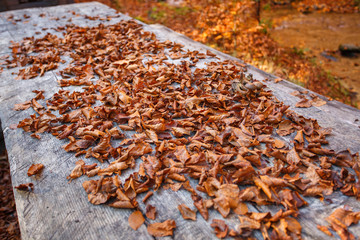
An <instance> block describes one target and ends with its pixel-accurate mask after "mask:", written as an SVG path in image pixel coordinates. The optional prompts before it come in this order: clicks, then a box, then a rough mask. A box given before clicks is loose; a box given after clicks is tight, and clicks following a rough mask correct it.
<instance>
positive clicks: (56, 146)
mask: <svg viewBox="0 0 360 240" xmlns="http://www.w3.org/2000/svg"><path fill="white" fill-rule="evenodd" d="M70 11H75V12H78V13H80V14H81V15H80V16H77V15H72V14H71V13H70ZM40 13H46V16H47V17H46V18H41V17H39V14H40ZM9 14H14V15H15V16H17V17H21V16H23V15H24V14H27V15H30V16H31V18H30V19H29V20H30V22H29V23H27V24H20V23H19V24H16V25H13V24H11V23H10V22H7V21H6V18H7V16H8V15H9ZM84 14H86V15H90V16H98V15H100V16H106V15H114V14H115V11H114V10H112V9H110V8H108V7H106V6H104V5H102V4H99V3H84V4H73V5H65V6H58V7H50V8H38V9H26V10H18V11H10V12H5V13H1V14H0V19H2V21H3V22H4V26H3V27H4V28H3V30H2V31H1V30H0V54H5V53H6V51H9V50H8V49H7V47H8V46H9V43H8V41H9V40H16V41H19V40H21V39H22V38H23V37H30V36H34V35H35V32H37V31H40V32H41V34H40V35H38V36H43V35H44V34H45V33H46V32H51V33H56V34H60V33H57V32H56V31H55V30H54V29H52V28H54V27H57V26H63V25H65V24H67V23H68V22H67V19H68V18H69V17H71V18H72V23H74V24H77V25H81V26H94V25H97V24H98V23H100V22H101V21H100V20H96V21H93V20H88V19H86V18H84V16H83V15H84ZM63 16H66V18H62V17H63ZM56 18H58V19H56ZM120 19H129V17H127V16H125V15H121V16H120V17H119V18H114V19H112V20H111V21H105V22H104V24H112V23H115V22H117V21H119V20H120ZM34 24H36V25H34ZM43 27H48V30H46V31H43V30H42V28H43ZM144 28H145V30H147V31H151V32H154V33H155V34H156V36H157V37H158V38H159V39H160V40H171V41H176V42H179V43H181V44H183V45H185V48H188V49H190V50H199V51H206V50H207V49H210V48H208V47H206V46H204V45H202V44H200V43H197V42H194V41H192V40H190V39H189V38H187V37H185V36H183V35H180V34H177V33H175V32H173V31H171V30H169V29H167V28H165V27H163V26H159V25H144ZM0 29H1V25H0ZM1 34H3V35H1ZM1 36H3V37H4V38H1ZM211 50H212V51H213V52H216V53H217V54H218V56H219V57H220V58H221V59H223V60H224V59H233V60H237V59H234V58H232V57H230V56H228V55H226V54H223V53H220V52H217V51H215V50H213V49H211ZM204 63H205V61H199V63H198V67H201V66H204ZM17 71H18V69H10V70H7V69H6V70H4V72H3V73H2V75H1V76H0V77H1V81H0V116H1V121H2V127H3V130H4V136H5V141H6V146H7V150H8V153H9V161H10V165H11V175H12V180H13V184H14V185H18V184H21V183H25V182H30V181H31V182H33V183H34V184H35V190H34V192H33V193H23V192H19V191H15V192H14V194H15V199H16V204H17V212H18V216H19V223H20V228H21V233H22V238H23V239H100V238H101V239H136V238H138V239H152V237H151V236H150V235H149V234H148V233H147V231H146V225H143V226H142V227H141V228H140V229H139V230H138V231H133V230H132V229H131V228H130V227H129V226H128V223H127V218H128V216H129V214H130V213H131V211H130V210H116V209H113V208H110V207H107V206H94V205H92V204H90V203H89V202H88V200H87V195H86V193H85V191H84V190H83V189H82V186H81V184H82V182H83V181H84V180H85V179H86V178H81V179H78V180H75V181H73V182H71V183H68V182H67V180H66V176H67V175H69V173H70V171H71V170H72V169H73V167H74V163H75V162H76V161H77V160H78V159H76V158H75V157H74V156H73V154H70V153H67V152H65V151H64V150H63V149H61V148H60V146H61V145H63V142H61V141H60V140H58V139H56V138H54V137H52V136H50V135H42V139H41V140H40V141H38V140H35V139H33V138H30V137H29V134H28V133H24V132H23V131H22V130H21V129H17V130H11V129H10V128H9V126H10V125H11V124H14V123H18V122H19V121H20V120H22V119H23V118H25V117H28V115H29V114H31V113H32V110H30V109H29V110H26V111H23V112H15V111H13V110H12V108H13V106H14V104H16V103H21V102H24V101H26V100H29V99H31V98H32V97H33V93H32V92H31V91H32V90H34V89H41V90H45V97H46V98H49V97H50V96H52V94H54V93H55V92H57V91H58V89H59V87H58V85H57V82H56V80H57V79H56V72H57V71H58V70H56V71H54V72H47V73H46V74H45V75H44V76H42V77H37V78H35V79H31V80H25V81H22V80H14V75H12V74H11V73H13V72H17ZM249 72H250V73H252V74H253V75H254V76H255V78H257V79H260V80H264V79H265V78H269V79H274V78H275V77H274V76H271V75H269V74H266V73H264V72H262V71H260V70H258V69H256V68H254V67H251V66H250V67H249ZM267 85H268V87H269V88H270V89H272V90H273V91H274V94H275V96H276V97H277V98H278V99H279V100H281V101H283V102H284V103H285V104H288V105H290V106H292V107H291V108H292V109H293V110H294V111H296V112H297V113H300V114H301V115H303V116H305V117H311V118H315V119H317V120H318V122H319V123H320V125H322V126H323V127H332V128H333V129H334V134H333V135H332V136H331V137H330V138H329V140H330V143H331V144H330V147H331V148H333V149H335V150H343V149H345V148H350V149H351V150H352V151H359V150H360V146H359V142H360V129H359V122H357V121H355V120H356V119H360V111H359V110H357V109H354V108H351V107H348V106H346V105H344V104H341V103H339V102H330V103H328V104H327V105H324V106H322V107H318V108H315V107H312V108H307V109H299V108H294V107H293V106H294V105H295V103H296V102H297V101H298V98H296V97H294V96H291V95H290V93H291V92H292V91H294V90H304V89H303V88H301V87H299V86H297V85H294V84H292V83H289V82H287V81H282V82H280V83H277V84H275V83H272V82H268V83H267ZM87 162H88V163H93V162H95V160H91V159H89V160H87ZM33 163H43V164H44V165H45V171H44V172H43V174H42V175H41V176H40V177H39V178H36V179H34V178H29V177H27V175H26V172H27V170H28V167H29V166H30V165H31V164H33ZM128 174H129V173H126V174H125V175H124V176H122V178H125V177H126V176H127V175H128ZM332 197H333V201H332V203H326V202H324V203H322V202H320V201H319V200H318V199H314V198H307V199H306V200H307V201H308V202H309V204H310V206H309V207H306V208H302V209H301V210H300V213H301V215H300V222H301V224H302V226H303V237H304V239H323V238H325V237H326V235H324V234H323V233H322V232H320V231H319V230H317V229H316V224H322V225H326V222H325V220H324V219H325V217H326V216H327V215H329V214H330V213H331V212H332V211H333V210H334V209H335V208H337V207H339V206H343V205H345V204H346V205H349V206H351V207H353V208H354V210H355V211H359V210H360V204H359V202H358V201H356V200H355V199H354V198H348V197H345V196H342V195H340V194H338V193H336V194H334V195H333V196H332ZM141 198H142V197H141ZM139 203H140V209H141V211H142V212H145V205H144V204H143V203H142V202H141V201H139ZM148 203H150V204H152V205H154V206H156V207H157V209H158V218H157V219H156V221H163V220H166V219H169V218H171V219H174V220H175V221H176V223H177V226H178V227H177V229H176V230H175V232H174V238H175V239H214V238H216V237H215V235H214V234H213V232H212V231H213V230H212V229H211V227H210V223H211V221H212V220H213V219H222V217H221V215H219V213H217V211H210V219H209V220H208V222H206V221H205V220H204V219H203V218H201V217H200V216H199V215H198V220H197V221H196V222H192V221H187V220H184V219H182V217H181V216H180V214H179V212H178V210H177V205H179V204H182V203H185V204H187V205H188V206H192V200H191V198H190V195H189V193H188V192H186V191H183V190H180V191H179V192H171V191H165V190H160V191H159V192H157V193H156V194H154V196H152V197H151V198H150V199H149V201H148ZM249 207H250V210H251V211H255V210H256V209H255V207H253V206H251V205H249ZM258 209H260V210H262V211H265V210H266V211H275V209H276V207H264V206H262V207H261V208H260V207H258ZM152 222H154V221H152V220H151V221H147V222H146V224H149V223H152ZM237 222H238V220H237V219H236V216H235V215H231V216H230V217H229V219H228V220H227V223H228V224H229V225H230V226H231V227H234V226H235V225H236V224H237ZM350 230H351V231H352V232H353V233H354V234H357V235H360V227H359V226H358V225H356V226H354V227H351V228H350ZM256 237H257V238H261V234H260V233H257V235H256Z"/></svg>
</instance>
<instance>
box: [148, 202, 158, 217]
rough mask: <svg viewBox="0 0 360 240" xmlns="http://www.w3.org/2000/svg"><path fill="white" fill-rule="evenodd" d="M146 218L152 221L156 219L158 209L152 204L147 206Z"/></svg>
mask: <svg viewBox="0 0 360 240" xmlns="http://www.w3.org/2000/svg"><path fill="white" fill-rule="evenodd" d="M146 217H147V218H150V219H152V220H155V218H156V207H154V206H153V205H151V204H148V205H146Z"/></svg>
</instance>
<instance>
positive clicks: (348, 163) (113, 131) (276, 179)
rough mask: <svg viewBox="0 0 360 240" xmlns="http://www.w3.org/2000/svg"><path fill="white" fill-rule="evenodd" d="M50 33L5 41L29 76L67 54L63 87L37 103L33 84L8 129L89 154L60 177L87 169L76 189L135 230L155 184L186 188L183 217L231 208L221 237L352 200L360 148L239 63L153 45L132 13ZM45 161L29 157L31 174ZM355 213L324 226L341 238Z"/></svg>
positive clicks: (359, 190)
mask: <svg viewBox="0 0 360 240" xmlns="http://www.w3.org/2000/svg"><path fill="white" fill-rule="evenodd" d="M57 30H58V31H64V37H62V38H60V37H57V36H55V35H51V34H47V35H46V36H45V37H43V38H39V39H36V38H34V37H31V38H26V39H24V40H23V41H22V42H19V43H14V44H13V45H12V46H11V48H12V51H13V54H12V58H9V59H7V60H5V61H6V64H7V66H8V67H16V66H19V67H24V68H22V69H21V70H19V72H18V76H19V77H20V78H22V79H29V78H32V77H36V76H40V75H42V74H43V73H44V72H46V71H49V70H51V69H54V68H57V66H58V63H60V62H62V61H63V60H62V57H63V56H65V55H67V56H70V57H71V58H72V61H71V62H68V63H67V64H68V65H67V67H66V68H65V69H63V70H61V71H60V75H61V79H60V80H59V85H60V86H61V87H64V89H61V90H59V91H58V92H57V93H56V94H54V95H53V96H52V97H51V98H49V99H46V101H45V100H44V95H43V91H39V90H34V93H35V95H36V96H35V97H34V98H33V99H31V100H30V101H27V102H25V103H19V104H17V105H16V106H15V110H25V109H28V108H32V109H33V110H34V114H32V115H30V116H29V117H28V118H26V119H24V120H22V121H21V122H20V123H19V124H18V126H17V127H18V128H22V129H23V130H24V131H26V132H29V133H31V136H32V137H34V138H38V139H41V134H44V133H50V134H52V135H53V136H55V137H57V138H58V139H62V140H63V141H64V142H65V144H64V145H63V149H64V150H65V151H68V152H73V153H74V154H75V156H76V157H79V158H80V157H81V158H83V159H84V158H95V159H97V160H98V161H99V163H95V164H87V163H86V161H84V160H78V161H77V162H76V165H75V168H74V169H73V171H72V172H71V173H69V176H68V179H69V180H73V179H76V178H79V177H81V176H83V175H86V176H87V177H88V178H91V179H89V180H86V181H84V182H83V188H84V190H85V191H86V193H87V194H88V200H89V201H90V202H91V203H92V204H94V205H99V204H106V205H108V206H110V207H113V208H130V209H134V213H133V214H132V215H131V216H130V218H129V224H130V226H131V227H132V228H133V229H137V228H138V227H139V226H141V225H142V224H143V223H144V218H145V217H147V218H149V219H156V206H151V205H147V207H146V213H141V212H140V211H139V209H138V201H139V200H140V198H143V199H142V201H143V202H146V200H147V199H148V198H151V196H152V195H153V194H156V191H157V190H158V189H160V188H164V189H170V190H173V191H178V190H179V189H180V188H183V189H185V190H186V191H188V192H190V193H191V197H192V200H193V205H194V206H186V205H184V204H182V205H179V206H178V208H179V211H180V214H181V215H182V216H183V218H184V219H190V220H196V212H197V211H198V212H199V214H200V215H201V217H202V218H204V219H206V220H207V219H208V217H209V211H218V212H219V213H220V214H221V215H222V216H223V217H224V218H227V217H228V216H229V214H230V213H235V214H237V215H238V219H239V224H238V227H237V228H236V229H231V228H230V227H229V226H228V225H227V224H226V220H222V219H217V220H214V221H213V222H212V224H211V226H212V227H213V228H214V232H215V234H216V235H217V236H218V237H219V238H224V237H226V236H231V237H234V238H248V237H251V236H252V234H253V232H254V231H261V233H262V235H263V236H264V238H265V239H290V238H300V237H301V229H302V228H301V225H300V223H299V222H298V220H297V217H298V216H299V208H302V207H306V206H307V205H308V203H307V202H306V201H305V200H304V198H303V197H304V196H310V197H316V198H321V199H323V198H325V197H326V196H329V195H331V194H332V193H333V192H334V191H341V192H342V193H343V194H345V195H347V196H353V197H356V198H359V197H360V184H359V179H360V166H359V155H358V154H353V153H351V152H349V151H348V150H345V151H341V152H338V153H336V152H334V151H333V150H330V149H328V148H324V145H326V144H328V141H327V140H326V136H327V135H329V134H330V133H331V130H330V129H325V128H321V127H320V126H319V125H318V123H317V121H316V120H314V119H307V118H304V117H302V116H299V115H298V114H296V113H295V112H293V111H291V110H289V109H288V108H289V107H288V106H286V105H284V104H283V103H282V102H280V101H278V100H277V99H276V98H275V97H274V96H273V94H272V93H271V91H270V90H268V89H267V88H266V87H265V86H264V85H263V84H262V83H260V82H259V81H257V80H255V79H253V78H252V76H251V75H246V74H245V73H246V67H245V65H242V64H239V63H238V62H232V61H228V60H226V61H219V60H218V59H217V58H216V55H214V54H213V53H211V52H209V51H208V52H206V53H200V52H198V51H190V50H186V49H183V46H181V45H180V44H177V43H173V42H170V41H165V42H161V41H159V40H158V39H157V38H156V36H155V35H154V34H153V33H150V32H145V31H144V30H143V29H142V26H141V25H139V24H138V23H136V22H135V21H121V22H119V23H117V24H114V25H108V26H104V25H102V24H100V25H99V26H97V27H79V26H75V25H68V26H66V27H65V28H58V29H57ZM30 53H31V54H30ZM198 62H202V63H204V67H202V68H199V67H197V65H196V64H197V63H198ZM67 86H80V87H79V88H81V89H78V90H77V91H70V90H67V89H66V87H67ZM300 95H301V93H300ZM316 101H317V100H316V99H315V98H314V99H313V100H312V103H313V102H314V103H315V104H316ZM105 161H108V162H110V164H109V165H106V164H102V163H103V162H105ZM43 167H44V166H40V165H38V166H32V167H31V169H29V173H28V174H30V175H31V174H36V173H38V172H40V171H41V170H42V169H43ZM45 170H46V166H45ZM129 170H131V171H132V174H131V175H130V177H128V178H127V179H125V180H121V179H120V175H121V173H122V172H123V171H129ZM194 183H195V184H194ZM19 187H20V188H21V189H24V190H31V188H32V187H33V185H31V184H27V185H23V186H19ZM250 203H251V204H254V205H277V206H282V207H281V208H280V210H279V211H278V212H277V213H276V214H271V213H270V212H250V211H249V209H248V207H247V204H250ZM194 209H195V210H194ZM339 211H340V210H339ZM341 211H343V210H341ZM344 211H347V213H348V212H349V211H348V210H344ZM144 215H145V216H144ZM347 215H349V214H347ZM359 217H360V216H359V214H358V213H351V217H350V218H349V217H344V214H343V213H342V212H341V213H340V214H338V213H336V216H334V217H329V222H330V224H331V225H330V227H331V229H333V230H334V231H336V232H337V234H339V235H340V236H341V237H342V238H343V239H347V238H348V237H350V236H351V233H350V232H349V231H347V226H349V225H350V224H352V223H356V222H357V221H358V220H359ZM339 218H340V219H339ZM334 219H338V221H336V222H335V220H334ZM342 221H343V222H344V223H343V224H341V223H342ZM175 228H176V222H175V221H174V220H172V219H169V220H167V221H164V222H157V223H153V224H149V225H148V226H147V229H148V232H149V234H151V235H153V236H156V237H158V236H168V235H173V231H174V229H175ZM319 229H321V230H322V231H324V232H330V231H329V229H328V228H327V227H326V226H319ZM330 233H331V232H330Z"/></svg>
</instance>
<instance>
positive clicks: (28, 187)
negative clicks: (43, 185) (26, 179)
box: [15, 183, 34, 192]
mask: <svg viewBox="0 0 360 240" xmlns="http://www.w3.org/2000/svg"><path fill="white" fill-rule="evenodd" d="M15 188H16V189H17V190H21V191H27V192H31V191H33V190H34V184H33V183H23V184H20V185H19V186H16V187H15Z"/></svg>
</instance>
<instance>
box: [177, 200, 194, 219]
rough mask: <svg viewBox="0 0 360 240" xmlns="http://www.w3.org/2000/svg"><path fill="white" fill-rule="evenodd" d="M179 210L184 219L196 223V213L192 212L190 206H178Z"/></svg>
mask: <svg viewBox="0 0 360 240" xmlns="http://www.w3.org/2000/svg"><path fill="white" fill-rule="evenodd" d="M178 209H179V211H180V213H181V215H182V217H183V218H184V219H190V220H193V221H196V212H194V211H193V210H191V209H190V208H189V207H188V206H186V205H185V204H181V205H178Z"/></svg>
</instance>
